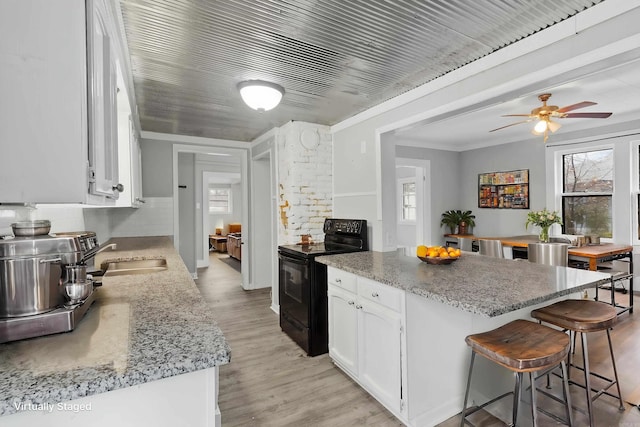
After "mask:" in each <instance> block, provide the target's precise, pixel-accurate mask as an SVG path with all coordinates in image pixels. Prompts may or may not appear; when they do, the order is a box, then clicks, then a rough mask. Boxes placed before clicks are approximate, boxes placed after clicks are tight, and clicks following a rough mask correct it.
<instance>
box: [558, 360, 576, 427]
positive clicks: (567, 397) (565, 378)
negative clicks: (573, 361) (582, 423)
mask: <svg viewBox="0 0 640 427" xmlns="http://www.w3.org/2000/svg"><path fill="white" fill-rule="evenodd" d="M560 369H561V370H562V394H563V395H564V401H565V402H566V405H565V411H566V416H567V420H568V421H569V425H570V426H572V425H573V417H572V416H571V408H572V406H571V393H570V392H569V369H567V363H566V362H565V361H564V360H563V361H562V363H561V364H560Z"/></svg>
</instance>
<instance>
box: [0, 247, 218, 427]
mask: <svg viewBox="0 0 640 427" xmlns="http://www.w3.org/2000/svg"><path fill="white" fill-rule="evenodd" d="M110 243H116V244H117V248H116V249H115V250H106V251H104V252H101V253H99V254H98V255H97V256H96V260H95V263H96V266H100V265H101V263H103V262H113V261H123V260H140V259H166V264H167V267H168V268H167V269H166V270H163V271H157V272H150V273H146V274H132V275H118V276H112V277H104V278H103V285H102V286H101V287H98V288H96V290H95V293H96V300H95V302H94V303H93V305H92V306H91V308H90V309H89V311H88V312H87V314H86V316H85V317H84V318H83V319H82V320H81V321H80V322H79V324H78V325H77V327H76V328H75V330H73V331H71V332H68V333H62V334H56V335H49V336H44V337H39V338H33V339H28V340H23V341H16V342H11V343H6V344H0V384H2V387H0V424H1V425H3V426H4V425H35V424H33V423H35V422H44V423H45V424H46V425H64V422H66V421H65V420H63V421H60V420H59V419H62V418H66V419H67V421H68V418H69V417H71V418H72V419H73V420H74V421H81V420H86V421H89V424H88V425H113V424H114V423H120V425H136V424H137V425H150V424H154V425H161V424H162V425H168V424H167V423H171V421H169V420H170V419H171V418H170V417H171V413H173V414H174V415H173V416H177V417H178V418H176V419H175V421H176V423H177V424H175V423H174V424H173V425H179V424H181V425H190V424H189V423H188V420H187V418H188V417H190V416H195V417H196V418H198V417H200V418H198V424H200V422H199V421H200V420H207V421H206V422H205V423H202V424H200V425H212V426H213V425H216V424H217V423H218V422H219V413H218V414H217V415H216V413H215V412H216V411H217V407H211V405H212V403H211V402H214V403H213V405H215V402H217V369H218V366H220V365H223V364H226V363H229V361H230V358H231V351H230V348H229V346H228V344H227V342H226V340H225V338H224V336H223V334H222V331H221V330H220V328H219V327H218V326H217V324H216V322H215V320H214V318H213V315H212V310H211V309H210V308H209V307H208V306H207V305H206V303H205V302H204V300H203V299H202V297H201V295H200V293H199V291H198V289H197V288H196V286H195V284H194V283H193V279H192V278H191V275H190V274H189V272H188V271H187V269H186V267H185V265H184V263H183V262H182V259H181V258H180V256H179V254H178V253H177V252H176V250H175V249H174V247H173V243H172V241H171V239H170V238H169V237H139V238H116V239H112V240H110ZM201 401H202V402H201ZM65 402H68V403H69V404H66V403H65ZM183 405H184V408H182V409H185V410H184V411H182V410H181V406H183ZM129 406H130V408H129ZM205 408H206V409H205ZM165 412H169V414H168V415H167V417H166V418H164V419H162V422H161V423H154V422H153V420H154V416H156V417H158V416H159V417H165V415H162V414H164V413H165ZM154 414H157V415H154ZM187 414H196V415H187ZM51 415H53V416H56V415H58V418H55V417H51ZM65 415H69V417H65ZM45 416H49V417H48V418H45ZM29 417H31V418H29ZM34 417H35V418H34ZM91 417H93V418H91ZM102 417H105V418H104V420H101V422H102V424H99V423H97V419H98V418H102ZM216 417H217V420H218V421H215V420H216ZM56 420H58V421H56ZM52 421H53V422H52Z"/></svg>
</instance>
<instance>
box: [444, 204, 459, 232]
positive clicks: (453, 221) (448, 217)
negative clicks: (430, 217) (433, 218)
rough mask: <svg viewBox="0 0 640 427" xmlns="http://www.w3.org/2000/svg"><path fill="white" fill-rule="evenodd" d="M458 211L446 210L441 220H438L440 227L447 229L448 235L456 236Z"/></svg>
mask: <svg viewBox="0 0 640 427" xmlns="http://www.w3.org/2000/svg"><path fill="white" fill-rule="evenodd" d="M460 213H461V212H460V211H456V210H453V209H452V210H448V211H446V212H444V213H443V214H442V219H440V226H441V227H442V226H443V225H444V226H446V227H449V231H450V233H449V234H456V227H457V226H458V223H459V222H460Z"/></svg>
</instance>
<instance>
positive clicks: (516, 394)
mask: <svg viewBox="0 0 640 427" xmlns="http://www.w3.org/2000/svg"><path fill="white" fill-rule="evenodd" d="M515 377H516V385H515V388H514V389H513V409H512V410H511V424H512V425H514V426H516V425H518V408H519V407H520V395H521V394H522V372H516V374H515Z"/></svg>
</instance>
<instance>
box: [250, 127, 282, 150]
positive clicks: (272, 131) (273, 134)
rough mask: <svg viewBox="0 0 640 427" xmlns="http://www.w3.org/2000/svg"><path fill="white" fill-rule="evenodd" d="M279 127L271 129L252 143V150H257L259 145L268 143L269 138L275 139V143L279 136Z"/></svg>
mask: <svg viewBox="0 0 640 427" xmlns="http://www.w3.org/2000/svg"><path fill="white" fill-rule="evenodd" d="M279 130H280V128H279V127H275V128H271V129H269V130H268V131H266V132H265V133H263V134H262V135H260V136H258V137H257V138H256V139H254V140H253V141H251V142H250V144H251V149H253V148H255V147H256V146H257V145H259V144H262V143H263V142H264V141H267V140H268V139H269V138H273V140H274V141H275V138H276V136H278V131H279Z"/></svg>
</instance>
